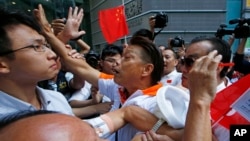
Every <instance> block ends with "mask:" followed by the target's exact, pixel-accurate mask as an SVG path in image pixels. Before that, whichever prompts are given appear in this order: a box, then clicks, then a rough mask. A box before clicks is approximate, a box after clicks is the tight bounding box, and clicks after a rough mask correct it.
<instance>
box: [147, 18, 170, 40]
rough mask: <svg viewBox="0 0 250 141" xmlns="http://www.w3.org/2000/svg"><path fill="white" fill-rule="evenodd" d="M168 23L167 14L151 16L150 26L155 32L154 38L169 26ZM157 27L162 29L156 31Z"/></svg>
mask: <svg viewBox="0 0 250 141" xmlns="http://www.w3.org/2000/svg"><path fill="white" fill-rule="evenodd" d="M167 23H168V16H167V15H166V14H163V13H158V14H156V15H155V16H151V17H149V28H150V31H151V32H152V33H153V40H154V38H155V37H156V36H157V35H158V34H159V33H160V32H161V31H162V30H163V28H164V27H166V26H167ZM155 28H160V30H159V31H158V32H155Z"/></svg>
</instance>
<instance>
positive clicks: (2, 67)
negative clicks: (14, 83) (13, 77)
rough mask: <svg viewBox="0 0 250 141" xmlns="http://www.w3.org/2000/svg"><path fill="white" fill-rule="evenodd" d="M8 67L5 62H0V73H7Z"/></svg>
mask: <svg viewBox="0 0 250 141" xmlns="http://www.w3.org/2000/svg"><path fill="white" fill-rule="evenodd" d="M9 72H10V70H9V66H8V65H7V63H6V62H4V61H1V60H0V73H9Z"/></svg>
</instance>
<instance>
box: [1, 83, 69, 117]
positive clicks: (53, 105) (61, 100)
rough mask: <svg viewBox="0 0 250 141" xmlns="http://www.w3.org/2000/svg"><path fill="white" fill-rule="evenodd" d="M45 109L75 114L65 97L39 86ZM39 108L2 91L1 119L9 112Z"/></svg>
mask: <svg viewBox="0 0 250 141" xmlns="http://www.w3.org/2000/svg"><path fill="white" fill-rule="evenodd" d="M37 93H38V95H39V97H40V99H41V104H42V105H41V106H42V109H43V110H50V111H56V112H59V113H63V114H68V115H74V114H73V112H72V109H71V107H70V106H69V104H68V102H67V100H66V99H65V97H64V96H63V95H62V94H61V93H59V92H55V91H52V90H46V89H42V88H40V87H37ZM26 110H31V111H32V110H33V111H35V110H37V109H36V108H35V107H34V106H33V105H31V104H30V103H27V102H25V101H22V100H20V99H18V98H15V97H13V96H11V95H9V94H7V93H5V92H3V91H0V119H1V118H3V117H5V116H6V115H7V114H11V113H14V112H18V111H26Z"/></svg>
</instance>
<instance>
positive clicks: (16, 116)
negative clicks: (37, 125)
mask: <svg viewBox="0 0 250 141" xmlns="http://www.w3.org/2000/svg"><path fill="white" fill-rule="evenodd" d="M52 113H58V112H56V111H49V110H35V111H31V110H25V111H18V112H14V113H11V114H8V115H6V116H5V117H3V118H2V119H1V120H0V130H1V129H3V128H4V127H6V126H8V125H10V124H12V123H14V122H16V121H18V120H21V119H24V118H28V117H32V116H37V115H44V114H52Z"/></svg>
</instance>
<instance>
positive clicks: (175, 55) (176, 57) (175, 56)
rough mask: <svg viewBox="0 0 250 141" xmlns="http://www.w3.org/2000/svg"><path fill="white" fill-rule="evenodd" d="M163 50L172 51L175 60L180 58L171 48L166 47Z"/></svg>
mask: <svg viewBox="0 0 250 141" xmlns="http://www.w3.org/2000/svg"><path fill="white" fill-rule="evenodd" d="M164 50H170V51H172V52H173V55H174V58H175V59H179V58H180V56H179V55H178V54H177V53H176V52H175V51H174V50H173V49H172V48H170V47H166V48H165V49H164Z"/></svg>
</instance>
